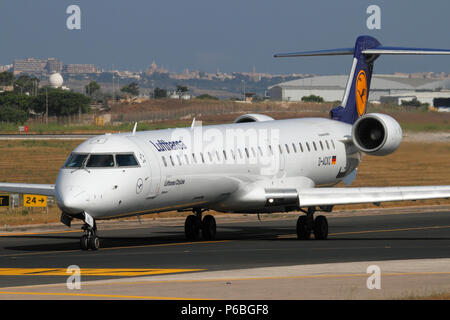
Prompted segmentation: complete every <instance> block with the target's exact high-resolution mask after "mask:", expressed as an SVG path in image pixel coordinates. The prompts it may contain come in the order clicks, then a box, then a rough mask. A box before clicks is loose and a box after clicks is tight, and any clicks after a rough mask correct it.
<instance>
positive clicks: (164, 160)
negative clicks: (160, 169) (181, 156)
mask: <svg viewBox="0 0 450 320" xmlns="http://www.w3.org/2000/svg"><path fill="white" fill-rule="evenodd" d="M161 158H162V161H163V162H164V167H167V161H166V158H164V156H162V157H161Z"/></svg>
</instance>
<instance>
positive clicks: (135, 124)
mask: <svg viewBox="0 0 450 320" xmlns="http://www.w3.org/2000/svg"><path fill="white" fill-rule="evenodd" d="M136 128H137V122H135V123H134V128H133V136H134V135H135V134H136Z"/></svg>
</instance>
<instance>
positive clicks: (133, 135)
mask: <svg viewBox="0 0 450 320" xmlns="http://www.w3.org/2000/svg"><path fill="white" fill-rule="evenodd" d="M383 54H387V55H398V54H402V55H403V54H413V55H415V54H427V55H438V54H445V55H448V54H450V50H442V49H422V48H403V47H385V46H382V45H381V44H380V43H379V42H378V41H377V40H376V39H375V38H373V37H370V36H359V37H358V38H357V40H356V43H355V46H354V47H352V48H343V49H333V50H319V51H304V52H292V53H281V54H276V55H275V57H305V56H328V55H353V61H352V65H351V70H350V74H349V77H348V82H347V86H346V89H345V91H344V96H343V100H342V103H341V105H340V106H338V107H336V108H333V109H332V110H331V111H330V118H329V119H327V118H300V119H284V120H274V119H273V118H271V117H269V116H267V115H263V114H244V115H241V116H239V117H237V119H235V120H234V122H233V123H231V124H222V125H211V126H197V125H195V119H194V121H193V124H192V126H191V127H187V128H175V129H165V130H153V131H138V132H137V131H136V124H135V126H134V129H133V131H132V132H127V133H117V134H105V135H100V136H96V137H93V138H90V139H88V140H86V141H84V142H83V143H81V144H80V145H79V146H78V147H76V148H75V149H74V150H73V151H72V153H71V154H70V156H69V158H68V159H67V161H66V162H65V163H64V165H63V166H62V168H61V169H60V171H59V174H58V177H57V180H56V183H55V184H23V183H0V191H4V192H12V193H31V194H37V195H46V196H54V197H55V199H56V203H57V205H58V207H59V208H60V209H61V211H62V213H61V222H62V223H64V224H65V225H67V226H69V227H70V226H71V221H72V220H73V219H80V220H82V221H84V225H83V227H82V229H83V230H84V234H83V236H82V237H81V238H80V247H81V249H82V250H89V249H91V250H98V249H99V247H100V240H99V237H98V235H97V224H96V222H97V221H98V220H102V219H112V218H119V217H127V216H138V217H140V215H144V214H151V213H157V212H163V211H172V210H178V211H183V212H192V214H190V215H188V216H187V218H186V220H185V224H184V231H185V236H186V238H187V239H188V240H197V239H199V238H200V236H201V237H202V238H203V239H205V240H213V239H215V237H216V221H215V218H214V217H213V216H212V215H210V214H208V215H205V216H203V213H204V212H206V211H208V210H215V211H217V212H228V213H254V214H259V213H272V212H280V211H282V212H288V211H296V212H298V211H301V212H303V213H304V215H300V217H299V218H298V220H297V224H296V232H297V237H298V238H299V239H309V238H311V236H312V234H314V238H315V239H322V240H324V239H327V238H328V221H327V218H326V217H325V216H324V215H318V216H316V217H314V215H315V213H316V212H332V210H333V207H334V206H335V205H342V204H357V203H373V204H379V203H380V202H384V201H405V200H419V199H434V198H449V197H450V185H444V186H398V187H363V188H354V187H349V186H350V185H351V183H352V182H353V181H354V180H355V178H356V174H357V168H358V165H359V164H360V163H361V161H362V156H363V155H364V154H368V155H374V156H385V155H388V154H391V153H392V152H394V151H395V150H396V149H397V148H398V147H399V145H400V143H401V140H402V129H401V127H400V125H399V123H398V122H397V121H396V120H395V119H394V118H392V117H391V116H389V115H386V114H380V113H366V106H367V101H368V96H369V91H370V82H371V77H372V71H373V64H374V61H375V60H376V59H377V58H378V57H379V56H380V55H383ZM340 182H343V183H344V184H345V185H346V187H334V186H335V185H337V184H338V183H340Z"/></svg>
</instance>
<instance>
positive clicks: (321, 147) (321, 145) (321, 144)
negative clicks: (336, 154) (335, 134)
mask: <svg viewBox="0 0 450 320" xmlns="http://www.w3.org/2000/svg"><path fill="white" fill-rule="evenodd" d="M319 143H320V149H322V151H323V143H322V141H320V140H319Z"/></svg>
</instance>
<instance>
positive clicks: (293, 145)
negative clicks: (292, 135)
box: [292, 142, 297, 153]
mask: <svg viewBox="0 0 450 320" xmlns="http://www.w3.org/2000/svg"><path fill="white" fill-rule="evenodd" d="M292 149H294V152H295V153H297V148H296V147H295V144H294V143H293V142H292Z"/></svg>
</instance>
